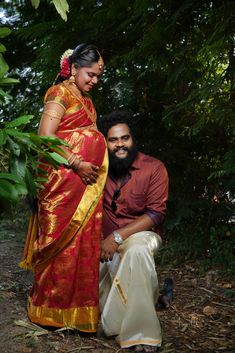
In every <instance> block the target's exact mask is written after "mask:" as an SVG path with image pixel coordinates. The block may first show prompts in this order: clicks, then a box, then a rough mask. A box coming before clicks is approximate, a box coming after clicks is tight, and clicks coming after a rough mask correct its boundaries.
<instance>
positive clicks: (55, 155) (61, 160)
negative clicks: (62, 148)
mask: <svg viewBox="0 0 235 353" xmlns="http://www.w3.org/2000/svg"><path fill="white" fill-rule="evenodd" d="M49 155H50V157H51V158H53V159H54V160H55V161H56V162H58V163H63V164H68V161H67V159H66V158H64V157H62V156H61V155H59V154H58V153H56V152H50V153H49Z"/></svg>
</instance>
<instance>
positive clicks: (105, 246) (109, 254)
mask: <svg viewBox="0 0 235 353" xmlns="http://www.w3.org/2000/svg"><path fill="white" fill-rule="evenodd" d="M117 249H118V244H117V243H115V241H114V237H113V235H112V234H110V235H109V236H108V237H107V238H105V239H104V240H102V241H101V254H100V260H101V261H102V262H103V261H111V260H112V259H113V255H114V253H115V252H116V251H117Z"/></svg>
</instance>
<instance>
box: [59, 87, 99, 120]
mask: <svg viewBox="0 0 235 353" xmlns="http://www.w3.org/2000/svg"><path fill="white" fill-rule="evenodd" d="M63 84H64V86H65V87H66V88H67V89H68V90H69V91H70V93H71V94H72V95H73V96H74V97H75V98H77V99H78V100H79V102H80V103H81V104H82V106H83V108H84V110H85V112H86V113H87V115H88V116H89V118H90V119H91V121H92V122H93V123H95V122H96V117H97V114H96V111H95V108H94V106H93V104H92V106H91V107H92V110H90V109H89V108H88V107H87V105H86V104H85V102H84V97H83V95H82V93H81V91H80V90H79V89H78V87H77V86H76V85H75V83H70V82H69V81H63Z"/></svg>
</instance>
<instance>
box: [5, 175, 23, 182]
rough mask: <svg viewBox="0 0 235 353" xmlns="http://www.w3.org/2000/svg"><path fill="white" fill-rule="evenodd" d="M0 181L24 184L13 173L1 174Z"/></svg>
mask: <svg viewBox="0 0 235 353" xmlns="http://www.w3.org/2000/svg"><path fill="white" fill-rule="evenodd" d="M0 179H7V180H11V181H14V182H15V183H22V179H21V178H19V177H18V176H17V175H15V174H12V173H0Z"/></svg>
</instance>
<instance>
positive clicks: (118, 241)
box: [113, 232, 123, 245]
mask: <svg viewBox="0 0 235 353" xmlns="http://www.w3.org/2000/svg"><path fill="white" fill-rule="evenodd" d="M113 236H114V240H115V242H116V243H117V244H118V245H120V244H122V242H123V240H122V237H121V235H120V234H117V233H116V232H115V233H113Z"/></svg>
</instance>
